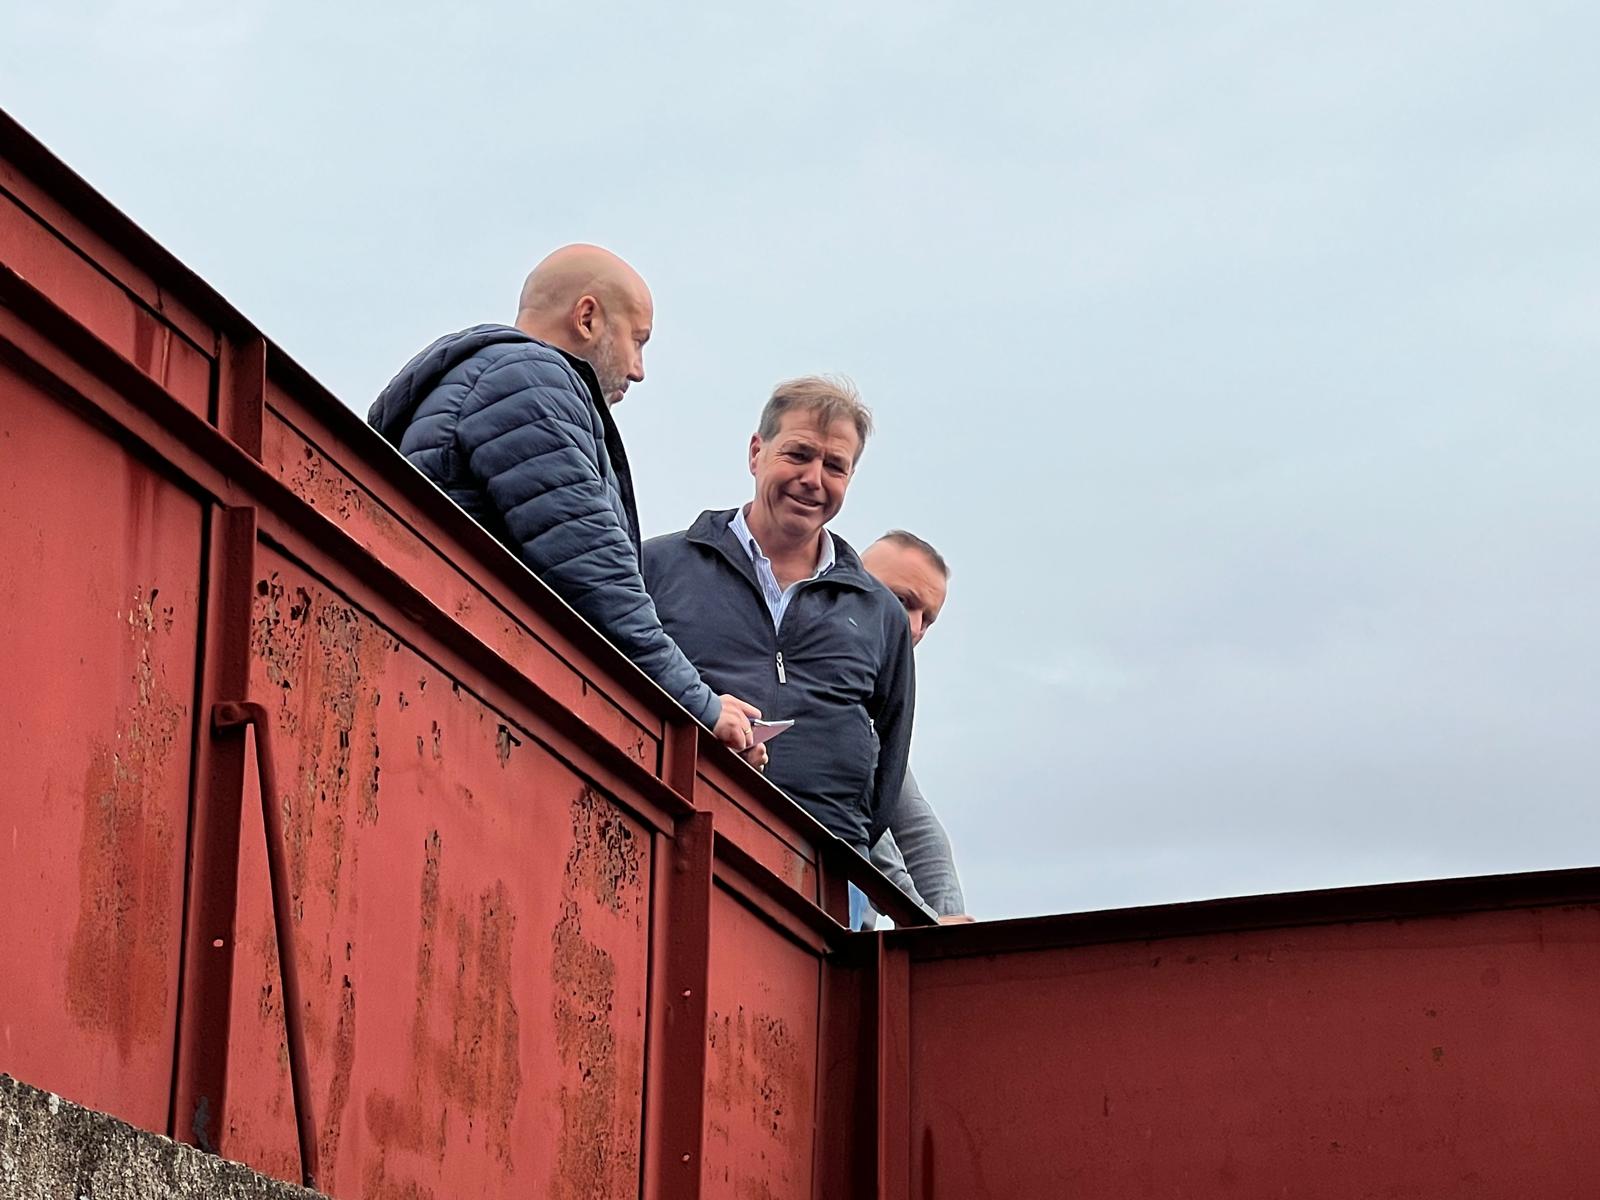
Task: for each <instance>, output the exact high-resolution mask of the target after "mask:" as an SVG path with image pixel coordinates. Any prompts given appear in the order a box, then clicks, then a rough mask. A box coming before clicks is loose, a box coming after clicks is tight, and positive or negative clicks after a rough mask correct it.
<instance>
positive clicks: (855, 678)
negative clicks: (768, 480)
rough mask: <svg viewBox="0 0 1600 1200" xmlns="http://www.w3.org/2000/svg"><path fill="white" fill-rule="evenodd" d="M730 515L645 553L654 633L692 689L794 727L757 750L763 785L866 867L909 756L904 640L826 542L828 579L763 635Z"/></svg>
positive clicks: (892, 612)
mask: <svg viewBox="0 0 1600 1200" xmlns="http://www.w3.org/2000/svg"><path fill="white" fill-rule="evenodd" d="M733 513H734V510H733V509H728V510H726V511H724V512H704V513H701V514H700V517H699V519H698V520H696V521H695V523H694V524H693V525H691V526H690V527H689V528H688V529H686V530H684V531H683V532H681V533H669V534H667V535H666V536H665V537H658V538H651V539H650V540H649V541H647V542H646V543H645V544H644V578H645V586H646V587H648V588H649V589H650V594H651V595H652V596H653V597H655V602H656V610H657V611H658V612H659V613H660V614H661V624H662V625H663V626H664V627H665V628H666V631H667V633H668V634H670V635H671V636H672V639H673V640H674V641H676V642H677V643H678V645H679V646H680V647H681V648H682V649H683V652H684V653H685V654H687V655H688V656H689V661H690V662H692V663H694V665H695V666H696V668H698V669H699V671H700V674H701V676H702V678H704V679H705V681H706V682H707V683H709V684H710V685H711V686H712V687H713V688H715V689H716V690H717V691H719V692H726V693H731V694H732V695H735V696H738V697H740V698H741V699H743V700H748V701H749V702H750V703H751V704H754V705H755V706H756V707H757V708H759V709H760V710H761V715H762V716H763V717H765V718H766V719H768V720H773V721H782V720H787V719H789V718H790V717H793V718H794V722H795V723H794V727H793V728H791V729H789V730H787V731H786V732H784V733H782V734H780V735H779V736H777V737H776V738H774V739H773V740H772V741H770V742H768V743H767V752H768V754H769V755H771V760H770V761H769V762H768V764H767V778H768V779H770V780H772V782H773V783H775V784H777V785H778V787H780V788H782V789H783V790H784V791H785V792H786V793H788V795H789V796H790V797H792V798H793V799H794V800H796V801H798V802H799V804H800V805H801V806H802V807H803V808H805V809H806V811H807V812H809V813H810V814H811V815H812V816H814V817H816V818H817V820H818V821H820V822H822V824H823V825H825V826H827V828H828V829H829V830H830V831H832V832H833V833H834V834H836V835H838V836H839V837H840V838H843V839H844V840H845V841H846V842H849V843H850V845H852V846H854V847H855V848H856V849H858V850H860V851H861V852H862V853H863V854H864V853H866V850H867V847H868V846H870V845H871V844H872V843H874V842H876V841H877V840H878V837H879V835H881V834H882V833H883V831H884V829H886V828H887V827H888V825H889V820H890V818H891V817H892V816H893V812H894V806H895V804H896V803H897V802H898V800H899V797H900V788H901V784H902V782H903V781H904V779H905V773H906V759H907V756H908V755H909V753H910V750H911V720H912V714H913V709H914V707H915V704H916V688H917V685H916V676H915V667H914V666H913V664H912V658H911V626H910V624H909V623H908V622H907V620H906V614H905V609H903V608H902V607H901V606H900V602H899V601H898V600H896V599H895V598H894V594H893V593H892V592H890V591H889V589H888V588H886V587H884V586H883V584H881V583H879V582H878V581H877V580H876V579H874V578H873V577H872V576H871V575H869V574H868V573H867V571H866V569H865V568H864V567H863V566H862V565H861V559H860V558H859V557H858V556H857V555H856V552H855V551H854V550H852V549H851V548H850V546H849V544H848V543H847V542H845V540H844V539H843V538H841V537H839V536H837V535H836V534H832V533H830V534H829V535H828V536H829V537H831V538H833V546H834V554H835V560H834V565H833V569H832V570H830V571H828V572H827V573H826V574H824V575H822V576H820V577H819V578H817V579H813V580H808V581H806V582H805V583H802V584H801V585H800V586H799V589H798V590H797V591H796V593H795V595H794V598H793V599H792V600H791V601H790V602H789V607H788V609H787V610H786V611H785V612H784V615H783V625H782V627H781V628H778V629H774V628H773V625H772V615H771V613H770V611H769V610H768V608H767V602H766V600H765V599H763V597H762V595H761V585H760V584H759V583H758V582H757V580H756V573H755V566H754V565H753V564H752V563H751V561H750V556H749V555H748V554H746V553H745V551H744V550H743V549H741V548H740V546H739V543H738V540H737V539H736V538H735V537H734V535H733V534H732V533H731V532H730V531H729V529H728V522H729V521H731V520H732V519H733Z"/></svg>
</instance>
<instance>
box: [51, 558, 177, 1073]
mask: <svg viewBox="0 0 1600 1200" xmlns="http://www.w3.org/2000/svg"><path fill="white" fill-rule="evenodd" d="M155 597H156V591H155V589H152V590H151V592H150V594H149V595H148V596H146V595H145V594H144V592H143V589H140V590H138V591H137V592H136V593H135V594H134V597H133V600H132V603H131V604H130V605H129V608H128V613H127V624H128V628H129V631H130V640H131V643H132V647H131V648H132V658H133V670H132V678H131V682H132V685H133V695H134V700H133V703H132V705H131V706H130V708H129V710H128V712H127V714H126V717H125V719H124V722H123V725H122V728H121V730H120V731H119V732H118V733H117V742H116V744H115V745H114V746H108V745H106V744H105V743H103V742H100V741H95V742H93V743H91V745H90V747H89V753H88V760H89V765H88V769H87V771H86V772H85V775H84V782H83V799H82V812H83V822H82V838H81V841H80V843H79V848H78V871H79V909H78V922H77V928H76V930H75V932H74V934H73V939H72V945H71V948H70V949H69V951H68V955H67V1008H68V1011H69V1012H70V1013H71V1014H72V1017H73V1019H74V1020H75V1021H76V1022H77V1023H78V1024H79V1025H80V1026H81V1027H83V1028H85V1029H92V1030H97V1031H104V1032H109V1033H110V1034H111V1035H112V1037H113V1040H114V1041H115V1043H116V1046H117V1051H118V1053H119V1054H120V1055H121V1056H122V1058H123V1059H124V1060H126V1059H127V1057H128V1055H129V1053H130V1052H131V1051H132V1049H133V1046H134V1043H135V1042H147V1041H151V1040H154V1039H156V1038H159V1037H161V1036H162V1035H163V1034H164V1033H165V1032H166V1029H165V1028H164V1022H165V1020H166V1018H167V1012H166V1001H167V994H168V985H169V978H170V971H171V962H170V957H169V956H170V953H171V948H170V943H171V941H172V936H173V934H172V923H173V914H172V912H171V895H172V889H173V877H174V872H176V871H177V870H179V869H180V867H179V862H178V857H177V855H176V852H175V848H174V845H173V836H174V835H173V831H172V829H171V827H170V822H169V820H168V817H167V814H166V811H165V808H164V798H163V797H162V796H160V795H159V794H158V792H157V789H158V787H159V785H160V783H161V780H162V778H163V776H164V774H165V771H166V764H167V760H168V758H169V756H170V755H171V754H172V753H173V752H174V749H175V743H176V739H177V736H178V732H179V730H180V729H181V728H182V725H183V722H184V720H185V718H186V716H187V714H188V706H187V705H186V704H185V703H183V702H182V701H181V700H180V699H178V697H177V696H176V695H175V694H174V692H173V690H172V688H171V687H170V686H169V685H168V681H167V678H166V670H165V666H164V665H163V663H162V660H161V656H160V654H159V652H158V651H157V649H156V647H155V642H156V639H157V638H158V637H164V636H166V633H167V630H168V628H169V626H168V624H167V622H165V621H160V620H158V610H157V609H156V608H155V607H154V606H153V604H152V601H153V600H154V599H155Z"/></svg>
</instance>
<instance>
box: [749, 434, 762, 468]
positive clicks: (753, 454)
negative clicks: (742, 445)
mask: <svg viewBox="0 0 1600 1200" xmlns="http://www.w3.org/2000/svg"><path fill="white" fill-rule="evenodd" d="M760 457H761V435H760V434H759V433H752V434H751V435H750V474H752V475H754V474H755V473H756V459H758V458H760Z"/></svg>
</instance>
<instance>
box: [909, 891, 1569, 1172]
mask: <svg viewBox="0 0 1600 1200" xmlns="http://www.w3.org/2000/svg"><path fill="white" fill-rule="evenodd" d="M1268 905H1270V899H1269V900H1268V901H1267V902H1265V903H1264V905H1263V907H1267V906H1268ZM1004 932H1005V931H1004V927H1001V928H1000V929H997V930H996V934H997V935H1000V936H1003V935H1004ZM996 942H997V944H998V938H997V939H996ZM1597 951H1600V906H1596V905H1592V904H1584V905H1570V906H1560V907H1547V908H1540V909H1526V910H1518V911H1507V912H1487V913H1472V914H1467V915H1459V916H1438V917H1419V918H1413V919H1407V920H1392V921H1383V920H1375V921H1363V922H1359V923H1338V924H1326V925H1316V926H1312V927H1308V928H1288V929H1269V930H1245V931H1240V932H1226V931H1224V932H1217V933H1209V934H1196V935H1191V936H1185V937H1175V938H1167V939H1160V940H1146V939H1141V940H1136V941H1128V942H1115V943H1111V944H1103V945H1087V946H1076V947H1062V948H1058V949H1046V948H1041V949H1019V950H1016V951H1013V952H1007V953H1001V954H995V955H981V956H976V957H960V958H949V959H935V960H933V961H923V962H919V963H917V964H916V966H915V970H914V973H913V976H912V984H911V1001H910V1016H911V1029H912V1039H911V1077H912V1107H911V1145H910V1150H911V1153H912V1156H913V1162H914V1177H913V1181H912V1189H911V1192H912V1194H913V1195H915V1196H918V1197H925V1198H928V1200H934V1198H938V1197H952V1198H955V1197H959V1198H960V1200H984V1198H991V1197H992V1198H1000V1197H1004V1198H1010V1197H1018V1196H1052V1197H1054V1196H1061V1197H1072V1196H1084V1197H1095V1196H1110V1195H1116V1196H1128V1197H1158V1196H1159V1197H1166V1196H1190V1197H1197V1198H1206V1197H1224V1196H1265V1195H1275V1196H1276V1195H1285V1196H1293V1197H1296V1198H1297V1200H1321V1198H1326V1200H1347V1198H1348V1197H1351V1196H1386V1197H1405V1198H1412V1197H1414V1198H1425V1197H1426V1198H1444V1197H1461V1196H1484V1197H1523V1196H1539V1197H1570V1198H1572V1200H1577V1198H1578V1197H1586V1196H1590V1195H1592V1194H1593V1192H1594V1182H1595V1180H1596V1179H1597V1178H1600V1139H1596V1138H1595V1137H1594V1130H1595V1129H1596V1128H1600V1022H1597V1021H1596V1019H1595V1005H1596V1000H1597V998H1600V952H1597Z"/></svg>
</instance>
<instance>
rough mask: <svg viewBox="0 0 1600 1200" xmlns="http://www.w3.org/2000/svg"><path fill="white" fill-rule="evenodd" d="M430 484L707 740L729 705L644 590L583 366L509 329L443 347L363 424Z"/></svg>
mask: <svg viewBox="0 0 1600 1200" xmlns="http://www.w3.org/2000/svg"><path fill="white" fill-rule="evenodd" d="M367 421H368V423H369V424H371V425H372V426H373V428H375V429H376V430H377V431H378V432H379V433H381V434H383V436H384V437H385V438H387V439H388V440H389V442H390V443H391V444H393V445H394V446H396V447H397V448H398V449H399V451H400V453H402V454H404V455H405V456H406V458H407V459H409V460H410V461H411V463H412V465H413V466H415V467H416V468H417V469H418V470H420V471H421V472H422V473H423V474H424V475H426V476H427V477H428V478H429V479H431V480H433V481H434V482H435V483H436V484H438V485H439V487H440V488H442V489H443V490H444V492H445V493H446V494H447V495H448V496H449V497H450V498H451V499H452V500H454V501H455V502H456V503H457V504H459V505H460V506H461V507H462V508H464V509H466V510H467V512H468V513H470V514H471V515H472V517H473V518H474V519H475V520H476V521H477V522H478V523H479V524H480V525H482V526H483V527H484V528H485V529H487V530H489V532H491V533H493V534H494V535H495V537H497V538H499V539H500V541H502V542H503V543H505V545H506V546H508V547H509V548H510V549H511V550H512V552H513V553H515V554H516V555H517V556H518V557H519V558H521V559H522V561H523V562H524V563H526V564H527V565H528V566H529V567H530V568H532V569H533V571H534V573H535V574H537V575H538V576H539V578H540V579H542V580H544V581H545V583H547V584H549V585H550V587H551V588H552V589H554V590H555V592H556V593H557V594H558V595H559V596H560V597H561V598H562V599H563V600H565V601H566V602H567V603H568V604H570V605H571V606H572V607H573V608H574V609H576V610H577V611H578V612H579V613H580V614H581V615H582V616H583V617H584V618H585V619H586V620H587V621H588V622H589V623H590V624H591V625H593V626H594V627H595V628H596V629H598V630H599V631H600V632H601V633H603V634H605V635H606V637H607V638H609V639H610V640H611V641H612V643H613V644H615V645H616V646H617V648H618V649H620V650H621V651H622V652H623V653H624V654H626V655H627V656H628V657H629V658H631V659H632V660H633V661H634V662H635V663H637V664H638V665H639V667H640V669H641V670H643V671H644V673H645V674H646V675H648V676H650V678H651V679H654V680H655V681H656V683H658V684H660V685H661V687H662V689H663V690H664V691H666V692H667V694H668V695H670V696H672V697H673V699H675V700H677V701H678V703H680V704H682V705H683V706H684V707H685V708H687V709H688V710H689V711H690V712H691V713H692V714H693V715H694V716H695V717H697V718H698V719H699V720H700V721H702V722H704V723H705V724H706V725H707V726H708V727H709V726H711V725H714V724H715V723H716V720H717V717H718V716H719V715H720V713H721V711H722V702H721V701H720V700H719V699H718V698H717V696H716V694H715V693H713V692H712V691H711V689H710V688H708V687H707V686H706V685H705V684H704V683H703V682H701V679H700V675H699V672H697V671H696V670H695V669H694V666H693V665H692V664H691V663H690V662H689V660H688V659H687V658H685V657H684V656H683V652H682V651H680V650H679V649H678V647H677V645H676V644H675V643H674V642H673V641H672V639H671V638H670V637H668V636H667V635H666V633H665V632H664V631H663V630H662V628H661V621H660V618H659V617H657V616H656V607H655V604H654V603H653V602H652V601H651V599H650V596H649V594H648V593H647V592H646V591H645V590H644V581H643V580H642V579H641V578H640V576H639V518H638V515H637V513H636V511H635V509H634V504H633V482H632V479H631V477H630V476H629V474H628V459H627V455H626V453H625V452H624V450H623V448H622V437H621V435H620V434H619V433H618V432H617V427H616V424H615V423H614V422H613V421H612V419H611V413H610V411H609V410H608V409H607V407H606V404H605V402H604V400H603V399H602V397H601V395H600V385H599V383H598V382H597V381H596V379H595V377H594V372H593V370H591V369H590V367H589V364H588V363H586V362H584V361H582V360H581V359H578V358H574V357H573V356H572V355H570V354H567V353H565V352H564V351H561V350H558V349H557V348H555V347H554V346H549V345H546V344H545V343H544V342H541V341H537V340H536V339H534V338H531V337H529V336H528V335H527V334H525V333H523V332H522V331H521V330H519V329H514V328H512V327H510V326H508V325H475V326H473V327H472V328H471V329H464V330H462V331H461V332H460V333H452V334H447V335H446V336H444V337H442V338H440V339H439V340H438V341H436V342H434V343H433V345H431V346H429V347H428V348H427V349H426V350H424V351H422V353H420V354H418V355H417V356H416V357H415V358H413V359H412V360H411V361H410V362H408V363H407V364H406V365H405V366H404V367H402V368H401V369H400V373H399V374H398V375H396V376H395V377H394V379H393V380H391V381H390V383H389V386H388V387H386V388H384V389H383V392H382V394H381V395H379V397H378V399H377V400H376V401H375V402H374V403H373V405H372V410H371V412H369V413H368V414H367Z"/></svg>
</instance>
